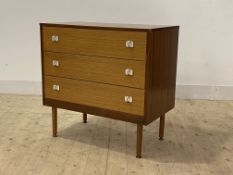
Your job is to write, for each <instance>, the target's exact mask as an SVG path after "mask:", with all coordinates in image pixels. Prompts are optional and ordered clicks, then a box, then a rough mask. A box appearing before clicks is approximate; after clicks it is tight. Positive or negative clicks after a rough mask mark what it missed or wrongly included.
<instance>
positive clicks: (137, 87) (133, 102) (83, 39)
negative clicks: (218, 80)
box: [40, 22, 179, 157]
mask: <svg viewBox="0 0 233 175" xmlns="http://www.w3.org/2000/svg"><path fill="white" fill-rule="evenodd" d="M40 30H41V55H42V80H43V104H44V105H48V106H51V107H52V124H53V136H56V135H57V108H64V109H69V110H74V111H79V112H82V113H83V120H84V122H86V121H87V114H93V115H97V116H103V117H108V118H113V119H119V120H123V121H127V122H133V123H135V124H137V149H136V156H137V157H141V146H142V127H143V125H147V124H149V123H151V122H152V121H154V120H155V119H157V118H160V131H159V138H160V139H163V135H164V120H165V113H166V112H168V111H169V110H171V109H172V108H174V104H175V86H176V65H177V43H178V31H179V27H178V26H154V25H123V24H100V23H82V22H80V23H62V24H48V23H41V24H40Z"/></svg>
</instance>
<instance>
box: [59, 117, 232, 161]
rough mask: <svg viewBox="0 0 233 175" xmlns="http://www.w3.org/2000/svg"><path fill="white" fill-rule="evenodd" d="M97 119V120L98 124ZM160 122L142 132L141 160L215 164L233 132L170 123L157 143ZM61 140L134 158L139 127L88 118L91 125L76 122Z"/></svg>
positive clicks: (64, 131) (60, 135) (61, 131)
mask: <svg viewBox="0 0 233 175" xmlns="http://www.w3.org/2000/svg"><path fill="white" fill-rule="evenodd" d="M97 120H98V121H97ZM158 123H159V122H158V121H155V122H153V123H152V124H150V125H149V126H145V127H144V129H143V151H142V157H143V158H145V159H148V160H152V161H155V162H161V163H168V162H181V163H206V162H212V161H214V160H215V158H217V157H218V156H219V155H220V154H221V153H222V151H224V150H227V149H228V148H226V147H224V146H222V145H224V144H223V143H224V142H225V141H227V140H228V139H229V138H230V137H232V133H231V132H230V131H229V132H223V131H222V130H216V129H210V128H211V127H205V128H204V127H198V126H193V125H186V126H183V125H180V124H179V123H174V122H171V121H167V123H166V131H165V139H164V140H163V141H159V140H158ZM58 137H61V138H64V139H72V140H74V141H76V142H81V143H85V144H87V145H91V146H92V149H98V148H104V149H110V151H116V152H119V153H122V155H124V154H127V155H128V156H134V157H135V146H136V125H135V124H131V123H126V122H122V121H116V120H110V119H102V118H93V119H92V118H89V119H88V123H87V124H84V123H81V122H80V123H75V124H73V125H72V126H70V127H69V128H66V129H64V130H60V131H59V132H58Z"/></svg>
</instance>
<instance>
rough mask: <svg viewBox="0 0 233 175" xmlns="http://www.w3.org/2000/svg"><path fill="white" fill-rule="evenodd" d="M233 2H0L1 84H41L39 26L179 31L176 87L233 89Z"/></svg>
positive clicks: (105, 0)
mask: <svg viewBox="0 0 233 175" xmlns="http://www.w3.org/2000/svg"><path fill="white" fill-rule="evenodd" d="M232 20H233V1H232V0H195V1H187V0H176V1H171V0H117V1H116V0H98V1H94V0H64V1H62V0H40V1H35V0H34V1H33V0H21V1H13V0H0V81H1V80H2V81H11V80H13V81H41V62H40V40H39V36H40V35H39V23H40V22H56V21H57V22H62V21H65V22H67V21H94V22H111V23H137V24H140V23H141V24H165V25H180V37H179V54H178V56H179V57H178V72H177V84H180V85H203V86H233V22H232Z"/></svg>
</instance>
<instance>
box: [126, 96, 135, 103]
mask: <svg viewBox="0 0 233 175" xmlns="http://www.w3.org/2000/svg"><path fill="white" fill-rule="evenodd" d="M125 102H126V103H133V97H131V96H125Z"/></svg>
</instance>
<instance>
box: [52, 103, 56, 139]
mask: <svg viewBox="0 0 233 175" xmlns="http://www.w3.org/2000/svg"><path fill="white" fill-rule="evenodd" d="M52 130H53V137H57V108H56V107H52Z"/></svg>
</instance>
